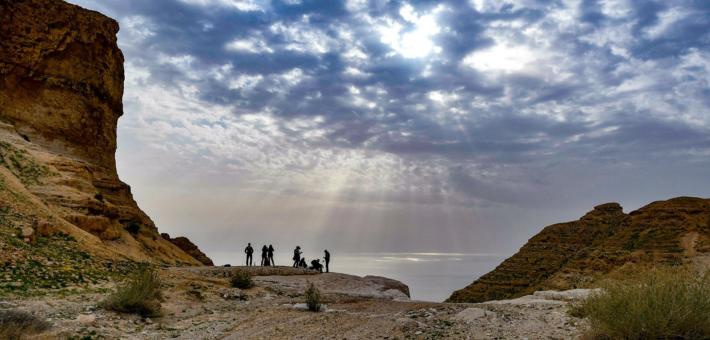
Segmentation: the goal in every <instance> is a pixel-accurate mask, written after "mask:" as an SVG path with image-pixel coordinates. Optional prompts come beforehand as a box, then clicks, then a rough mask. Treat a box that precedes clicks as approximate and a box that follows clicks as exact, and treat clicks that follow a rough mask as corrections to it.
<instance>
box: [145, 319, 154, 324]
mask: <svg viewBox="0 0 710 340" xmlns="http://www.w3.org/2000/svg"><path fill="white" fill-rule="evenodd" d="M145 324H146V325H152V324H153V320H151V319H149V318H145Z"/></svg>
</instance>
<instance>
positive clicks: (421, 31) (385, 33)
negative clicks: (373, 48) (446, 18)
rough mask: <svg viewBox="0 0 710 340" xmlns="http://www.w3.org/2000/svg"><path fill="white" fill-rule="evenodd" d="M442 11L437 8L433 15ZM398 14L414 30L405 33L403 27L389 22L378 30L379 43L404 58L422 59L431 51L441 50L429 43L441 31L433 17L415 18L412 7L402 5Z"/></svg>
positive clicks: (440, 8)
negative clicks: (387, 46)
mask: <svg viewBox="0 0 710 340" xmlns="http://www.w3.org/2000/svg"><path fill="white" fill-rule="evenodd" d="M442 9H443V7H438V8H437V9H435V10H434V13H436V12H439V11H441V10H442ZM399 14H400V15H401V16H402V18H404V20H406V21H407V22H408V23H410V24H413V25H414V27H415V28H414V29H413V30H412V31H405V30H404V26H403V25H401V24H399V23H398V22H395V21H393V20H389V22H388V26H387V27H382V28H380V33H381V34H382V39H381V41H382V42H383V43H385V44H388V45H390V47H392V48H393V49H394V50H395V51H397V52H398V53H400V54H401V55H402V56H403V57H405V58H418V57H424V56H426V55H428V54H429V53H431V52H432V51H434V52H440V51H441V48H440V47H438V46H435V45H434V43H433V42H432V41H431V36H433V35H435V34H437V33H439V32H440V31H441V29H440V28H439V26H438V25H437V23H436V20H435V19H434V15H432V14H429V15H422V16H417V14H416V13H415V12H414V7H412V6H411V5H409V4H406V5H404V6H403V7H402V9H401V10H400V11H399ZM403 31H404V32H403Z"/></svg>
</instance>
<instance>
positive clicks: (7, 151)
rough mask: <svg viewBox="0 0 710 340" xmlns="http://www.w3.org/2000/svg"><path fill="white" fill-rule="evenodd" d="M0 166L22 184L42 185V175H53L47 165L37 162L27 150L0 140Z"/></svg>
mask: <svg viewBox="0 0 710 340" xmlns="http://www.w3.org/2000/svg"><path fill="white" fill-rule="evenodd" d="M0 166H4V167H5V168H7V169H8V170H10V171H11V172H12V174H13V175H15V177H17V178H18V179H19V180H20V182H22V184H24V185H42V181H41V180H40V179H41V178H42V177H48V176H55V175H56V173H53V172H52V171H51V170H50V169H49V167H47V166H46V165H42V164H39V163H37V161H36V160H35V159H34V157H32V155H30V154H29V153H28V152H27V150H23V149H19V148H17V147H15V146H13V145H12V144H10V143H7V142H2V141H0Z"/></svg>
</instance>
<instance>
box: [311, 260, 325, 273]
mask: <svg viewBox="0 0 710 340" xmlns="http://www.w3.org/2000/svg"><path fill="white" fill-rule="evenodd" d="M311 266H313V269H315V270H317V271H319V272H321V273H322V272H323V265H322V264H320V259H316V260H313V261H311Z"/></svg>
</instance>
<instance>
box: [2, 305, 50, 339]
mask: <svg viewBox="0 0 710 340" xmlns="http://www.w3.org/2000/svg"><path fill="white" fill-rule="evenodd" d="M50 327H51V325H50V324H49V323H48V322H46V321H44V320H42V319H40V318H38V317H36V316H34V315H32V314H29V313H27V312H23V311H19V310H9V311H0V339H6V340H16V339H22V338H23V337H24V336H26V335H34V334H38V333H42V332H44V331H46V330H48V329H49V328H50Z"/></svg>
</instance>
